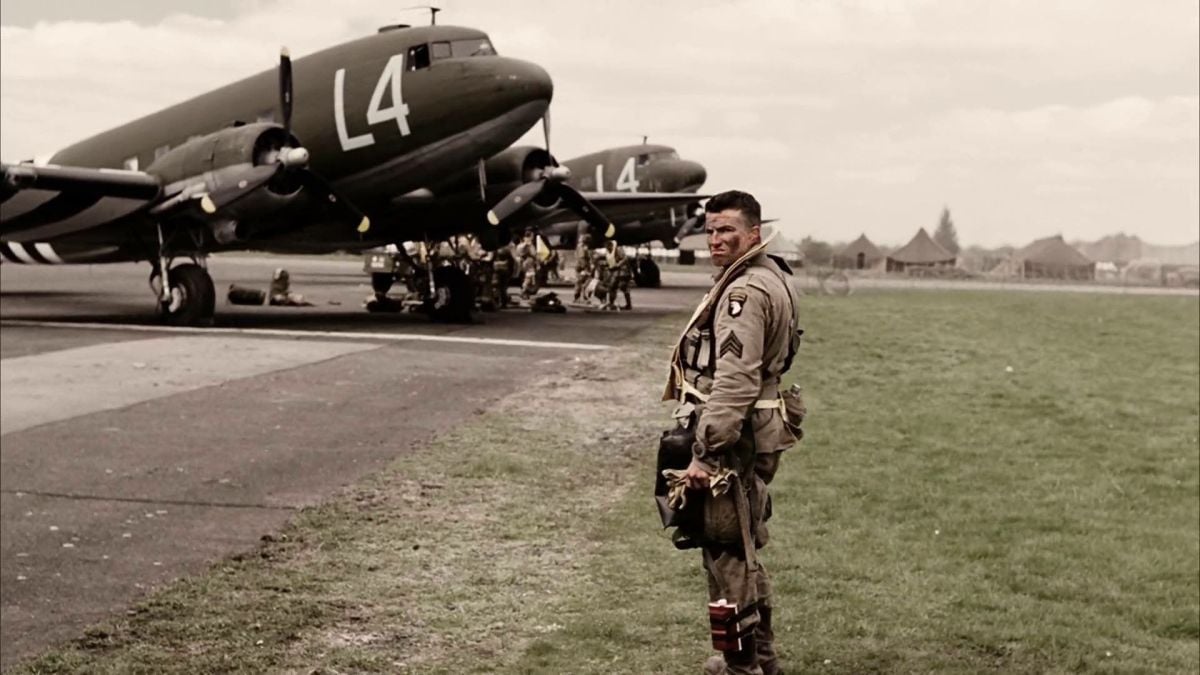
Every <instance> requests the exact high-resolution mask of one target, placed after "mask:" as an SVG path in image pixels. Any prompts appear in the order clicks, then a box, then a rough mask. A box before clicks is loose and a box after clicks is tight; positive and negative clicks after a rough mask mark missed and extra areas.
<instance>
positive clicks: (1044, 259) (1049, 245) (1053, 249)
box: [1013, 235, 1096, 280]
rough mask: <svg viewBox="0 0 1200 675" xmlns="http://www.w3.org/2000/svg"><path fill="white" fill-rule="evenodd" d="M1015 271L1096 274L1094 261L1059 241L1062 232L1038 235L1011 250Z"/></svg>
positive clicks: (1041, 275) (1032, 275) (1029, 275)
mask: <svg viewBox="0 0 1200 675" xmlns="http://www.w3.org/2000/svg"><path fill="white" fill-rule="evenodd" d="M1013 258H1014V260H1015V262H1016V263H1017V265H1015V267H1016V271H1017V272H1018V274H1019V275H1020V276H1021V277H1022V278H1025V279H1077V280H1092V279H1095V278H1096V264H1095V263H1094V262H1092V261H1091V260H1090V259H1089V258H1088V257H1087V256H1085V255H1084V254H1082V253H1080V252H1079V251H1077V250H1076V249H1074V248H1072V247H1071V246H1070V245H1069V244H1067V242H1065V241H1063V238H1062V235H1056V236H1053V237H1046V238H1045V239H1038V240H1037V241H1035V242H1033V243H1032V244H1030V245H1028V246H1026V247H1025V248H1023V249H1021V250H1020V251H1017V252H1016V253H1014V254H1013Z"/></svg>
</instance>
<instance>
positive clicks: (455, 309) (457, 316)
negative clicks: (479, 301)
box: [429, 266, 475, 323]
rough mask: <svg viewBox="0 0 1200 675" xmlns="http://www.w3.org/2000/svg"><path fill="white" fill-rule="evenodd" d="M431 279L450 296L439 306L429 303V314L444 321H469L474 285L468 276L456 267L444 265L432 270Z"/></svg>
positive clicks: (472, 306)
mask: <svg viewBox="0 0 1200 675" xmlns="http://www.w3.org/2000/svg"><path fill="white" fill-rule="evenodd" d="M433 281H434V284H436V286H437V287H438V288H444V289H446V290H447V291H449V293H450V297H449V300H448V301H447V302H446V304H445V305H443V306H441V307H433V306H432V304H431V306H430V312H429V314H430V316H432V317H433V319H434V320H435V321H442V322H445V323H470V322H471V310H473V309H474V308H475V286H474V284H472V283H471V279H470V277H468V276H467V274H466V273H465V272H463V271H462V270H460V269H459V268H457V267H454V266H446V267H439V268H437V269H435V270H434V271H433Z"/></svg>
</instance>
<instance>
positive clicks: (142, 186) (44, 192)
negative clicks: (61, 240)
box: [0, 164, 162, 242]
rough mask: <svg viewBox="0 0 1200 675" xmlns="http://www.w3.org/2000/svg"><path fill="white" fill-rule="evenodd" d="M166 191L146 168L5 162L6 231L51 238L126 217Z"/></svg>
mask: <svg viewBox="0 0 1200 675" xmlns="http://www.w3.org/2000/svg"><path fill="white" fill-rule="evenodd" d="M161 194H162V184H161V182H160V181H159V179H158V178H155V177H154V176H151V175H150V174H147V173H143V172H140V171H121V170H116V169H91V168H81V167H66V166H35V165H32V164H0V235H2V236H3V237H4V238H5V239H6V240H9V241H15V242H25V241H47V240H50V239H53V238H55V237H60V236H63V235H66V234H74V233H77V232H82V231H84V230H89V229H92V228H95V227H100V226H102V225H106V224H108V223H111V222H113V221H115V220H119V219H121V218H124V217H126V216H128V215H131V214H133V213H136V212H138V211H140V210H142V209H144V208H146V207H148V206H149V205H151V204H153V203H154V202H155V201H157V200H158V198H159V196H160V195H161Z"/></svg>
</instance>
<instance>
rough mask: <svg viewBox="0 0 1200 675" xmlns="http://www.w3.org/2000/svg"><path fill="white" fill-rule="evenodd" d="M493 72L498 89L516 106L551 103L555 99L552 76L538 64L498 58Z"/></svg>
mask: <svg viewBox="0 0 1200 675" xmlns="http://www.w3.org/2000/svg"><path fill="white" fill-rule="evenodd" d="M493 72H494V77H495V79H496V86H497V89H499V90H503V91H504V92H505V93H506V95H507V96H508V97H511V98H512V101H511V102H512V103H514V104H516V105H520V104H523V103H530V102H533V101H545V102H546V103H549V102H550V99H551V98H553V97H554V82H553V81H551V79H550V74H549V73H547V72H546V69H545V68H542V67H541V66H539V65H538V64H536V63H530V62H529V61H522V60H520V59H511V58H506V57H498V58H497V59H496V62H495V69H494V71H493Z"/></svg>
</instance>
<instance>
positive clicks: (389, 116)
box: [0, 26, 681, 325]
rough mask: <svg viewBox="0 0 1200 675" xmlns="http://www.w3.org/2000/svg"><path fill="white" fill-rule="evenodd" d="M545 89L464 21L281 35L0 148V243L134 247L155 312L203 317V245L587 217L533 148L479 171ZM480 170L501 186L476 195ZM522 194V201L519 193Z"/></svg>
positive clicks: (514, 134)
mask: <svg viewBox="0 0 1200 675" xmlns="http://www.w3.org/2000/svg"><path fill="white" fill-rule="evenodd" d="M552 95H553V85H552V83H551V80H550V77H549V76H548V75H547V73H546V72H545V70H543V69H542V68H541V67H539V66H537V65H535V64H532V63H529V62H525V61H520V60H517V59H512V58H506V57H501V56H498V55H497V54H496V52H495V50H494V49H493V47H492V44H491V41H490V40H489V38H488V36H487V35H486V34H485V33H483V32H481V31H479V30H475V29H471V28H462V27H454V26H423V27H417V28H410V27H407V26H391V27H385V28H382V29H380V31H379V33H377V34H375V35H372V36H369V37H365V38H361V39H358V40H355V41H352V42H348V43H344V44H341V45H338V46H335V47H332V48H329V49H326V50H324V51H321V52H317V53H315V54H312V55H309V56H306V57H303V58H299V59H297V60H296V61H295V63H294V65H293V63H292V61H291V59H290V58H289V57H288V56H287V53H286V50H285V52H284V54H283V55H282V56H281V59H280V63H279V67H278V69H277V71H265V72H262V73H259V74H258V75H254V76H252V77H249V78H246V79H244V80H241V81H239V82H236V83H233V84H230V85H227V86H225V87H222V88H220V89H216V90H214V91H211V92H209V93H206V94H202V95H200V96H198V97H196V98H193V99H191V100H189V101H185V102H183V103H180V104H178V105H174V106H172V107H169V108H166V109H164V110H162V111H159V112H157V113H153V114H151V115H148V116H146V117H143V118H141V119H139V120H136V121H133V122H130V123H128V124H125V125H123V126H120V127H117V128H116V129H112V130H110V131H107V132H104V133H102V134H99V135H96V136H93V137H91V138H89V139H86V140H84V141H81V142H79V143H76V144H74V145H72V146H70V147H68V148H66V149H64V150H62V151H60V152H58V153H57V154H55V155H54V156H53V157H52V158H51V159H50V161H49V164H48V165H46V166H35V165H33V164H25V163H22V164H0V255H2V256H3V257H4V259H5V260H6V261H8V262H21V263H35V262H36V263H44V262H50V263H99V262H124V261H142V260H144V261H147V262H149V263H150V265H151V268H152V272H151V281H152V286H154V287H155V288H156V291H155V292H156V295H157V298H158V305H159V311H160V315H161V317H162V318H163V320H164V321H166V322H167V323H171V324H180V325H205V324H208V323H211V321H212V317H213V311H214V306H215V292H214V289H213V283H212V279H211V277H210V276H209V275H208V272H207V270H206V269H205V266H204V263H205V259H206V256H207V255H208V254H210V253H213V252H218V251H224V250H234V249H252V250H264V251H279V252H312V253H317V252H322V253H323V252H329V251H334V250H361V249H364V248H369V247H372V246H378V245H381V244H387V243H395V242H401V241H407V240H414V239H421V238H428V237H431V236H438V237H442V236H448V235H449V234H453V233H455V232H463V231H474V232H478V233H484V234H487V233H491V235H492V236H491V239H493V240H503V239H505V238H506V237H507V232H506V230H507V229H508V228H509V227H512V226H513V222H512V221H511V220H509V219H510V217H513V216H514V215H515V214H516V212H517V211H521V216H522V217H524V218H545V217H551V216H552V215H553V214H557V216H556V217H558V218H563V219H570V220H573V221H577V220H578V219H579V218H581V217H582V218H583V219H584V220H585V221H586V222H587V223H589V227H590V228H591V229H592V230H593V231H594V232H596V233H597V234H603V233H604V232H606V231H608V230H609V228H610V227H611V225H610V223H609V222H608V220H607V219H606V218H605V216H604V215H603V214H602V213H601V212H600V211H599V210H598V209H597V208H596V206H595V205H593V204H592V203H591V202H590V201H589V200H588V199H587V198H586V197H584V196H583V195H581V194H580V193H579V192H578V191H577V190H575V189H574V188H572V187H570V186H569V185H567V184H566V183H565V182H564V181H563V180H561V178H562V176H563V174H564V173H565V171H563V170H561V169H559V168H558V167H557V166H556V163H554V162H553V160H552V158H549V153H548V152H546V151H539V152H540V153H542V154H543V155H545V157H546V158H549V161H543V160H540V159H539V160H538V161H536V162H533V163H532V164H538V165H539V166H538V167H535V168H537V169H539V170H538V171H533V172H532V173H531V172H527V171H523V170H521V169H523V168H524V167H525V166H526V164H530V163H528V162H525V163H519V164H518V165H517V168H518V170H517V171H516V172H515V173H514V172H512V171H509V172H505V173H503V174H502V175H496V176H494V177H493V178H492V180H491V184H490V185H489V184H488V183H489V178H488V172H489V168H490V167H492V165H493V163H494V160H495V159H496V156H497V153H500V152H501V151H502V150H503V149H504V148H507V147H508V146H509V145H511V144H512V143H513V142H514V141H515V140H517V139H518V138H519V137H520V136H522V135H523V134H524V133H525V132H526V131H527V130H528V129H529V128H531V127H532V126H533V125H534V124H536V123H537V121H538V120H539V119H542V120H543V123H544V124H545V128H546V132H547V141H548V136H549V119H548V116H547V112H548V106H549V103H550V99H551V97H552ZM293 101H295V105H293ZM293 113H294V114H293ZM535 154H536V153H535ZM489 157H490V158H493V163H488V164H485V162H484V161H483V158H489ZM539 157H540V155H539ZM509 159H511V158H509ZM509 163H511V162H509ZM501 165H503V162H501ZM530 165H531V164H530ZM472 166H475V167H476V169H470V168H469V167H472ZM495 168H499V165H497V166H496V167H495ZM464 171H465V172H468V173H470V174H471V175H475V176H477V181H478V185H477V186H476V188H475V189H474V190H470V191H467V193H468V195H469V196H468V197H464V195H463V194H461V193H460V194H451V195H445V196H442V195H437V194H436V193H434V192H432V191H431V190H430V189H429V187H430V186H435V185H439V184H445V183H446V182H448V181H449V182H453V181H454V180H456V179H457V178H458V177H459V176H461V175H463V173H464ZM510 174H511V175H510ZM497 178H498V179H500V180H499V181H497V180H496V179H497ZM514 184H515V189H514ZM497 188H509V189H510V192H509V193H508V195H507V196H505V197H504V198H503V199H501V200H500V202H499V203H498V204H497V205H496V207H495V209H492V210H489V208H488V203H489V202H488V200H489V199H491V195H493V194H495V193H496V189H497ZM598 196H599V197H601V198H606V197H607V198H608V200H607V201H609V202H611V203H614V204H616V205H618V206H620V205H621V204H622V203H623V201H622V200H624V201H628V199H627V197H628V196H627V195H598ZM614 197H615V199H614ZM645 197H647V196H642V197H641V198H643V199H644V198H645ZM527 199H528V200H536V202H537V204H538V208H536V209H523V208H522V207H524V206H527V205H528V204H524V203H522V202H524V201H526V200H527ZM676 199H677V200H678V199H681V197H677V198H676ZM514 203H515V204H514ZM481 239H483V240H485V241H487V240H488V239H489V238H488V237H481ZM179 258H182V259H186V260H187V262H183V263H181V264H174V263H175V260H176V259H179ZM164 277H165V282H164ZM465 301H467V302H469V301H470V299H466V300H465Z"/></svg>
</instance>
